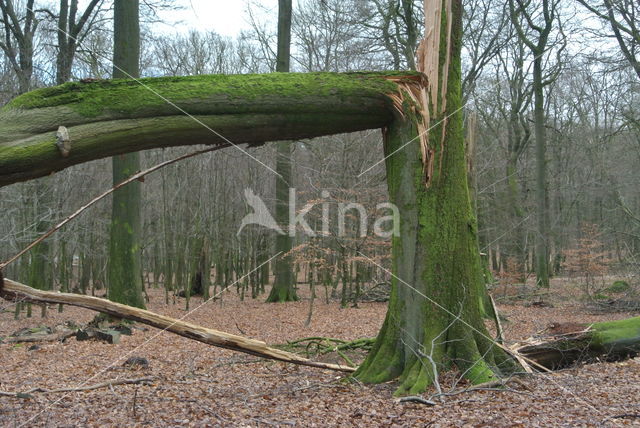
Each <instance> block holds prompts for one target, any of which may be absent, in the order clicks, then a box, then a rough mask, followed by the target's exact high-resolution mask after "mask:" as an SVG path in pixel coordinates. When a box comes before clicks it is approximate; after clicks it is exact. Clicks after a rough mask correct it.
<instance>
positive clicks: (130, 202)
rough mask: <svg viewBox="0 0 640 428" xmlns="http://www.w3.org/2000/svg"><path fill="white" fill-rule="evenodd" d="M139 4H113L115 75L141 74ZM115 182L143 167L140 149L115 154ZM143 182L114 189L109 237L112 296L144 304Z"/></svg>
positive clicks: (127, 0) (126, 0)
mask: <svg viewBox="0 0 640 428" xmlns="http://www.w3.org/2000/svg"><path fill="white" fill-rule="evenodd" d="M139 14H140V6H139V1H138V0H115V2H114V4H113V77H114V78H116V79H117V78H121V79H122V78H138V77H140V17H139ZM111 164H112V168H113V185H114V186H115V185H117V184H118V183H120V182H121V181H124V180H126V179H127V178H129V177H130V176H132V175H133V174H135V173H136V172H138V171H139V170H140V153H139V152H132V153H127V154H123V155H119V156H114V157H113V158H112V162H111ZM141 201H142V190H141V183H140V182H139V181H134V182H132V183H129V184H127V185H126V186H124V187H122V188H120V189H118V190H116V191H115V192H114V193H113V202H112V204H111V228H110V231H109V232H110V235H109V237H110V241H109V262H108V265H107V266H108V279H109V289H108V296H109V300H111V301H114V302H120V303H125V304H127V305H131V306H136V307H138V308H144V299H143V297H142V286H143V285H142V254H141V253H142V251H141V241H142V214H141V207H140V203H141Z"/></svg>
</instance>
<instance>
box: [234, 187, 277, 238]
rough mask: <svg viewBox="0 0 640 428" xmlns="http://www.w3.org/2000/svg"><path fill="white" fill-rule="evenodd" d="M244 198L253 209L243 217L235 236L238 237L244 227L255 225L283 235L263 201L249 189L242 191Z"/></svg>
mask: <svg viewBox="0 0 640 428" xmlns="http://www.w3.org/2000/svg"><path fill="white" fill-rule="evenodd" d="M244 198H245V200H246V202H247V205H249V206H250V207H251V208H253V212H252V213H249V214H247V215H245V216H244V218H243V219H242V222H241V224H240V229H238V233H237V234H236V236H239V235H240V232H242V229H244V227H245V226H248V225H250V224H257V225H258V226H263V227H266V228H267V229H271V230H275V231H276V232H277V233H279V234H281V235H284V234H285V233H284V231H283V230H282V228H281V227H280V226H278V223H277V222H276V220H275V219H274V218H273V216H272V215H271V213H270V212H269V209H268V208H267V206H266V205H265V203H264V201H263V200H262V199H261V198H260V196H258V195H256V194H255V193H253V190H251V189H244Z"/></svg>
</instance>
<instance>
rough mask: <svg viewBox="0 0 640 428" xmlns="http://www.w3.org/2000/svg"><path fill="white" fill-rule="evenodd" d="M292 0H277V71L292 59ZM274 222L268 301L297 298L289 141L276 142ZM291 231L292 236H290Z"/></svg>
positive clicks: (287, 65)
mask: <svg viewBox="0 0 640 428" xmlns="http://www.w3.org/2000/svg"><path fill="white" fill-rule="evenodd" d="M291 2H292V0H278V55H277V58H276V71H277V72H283V73H286V72H289V62H290V59H291V9H292V5H291ZM276 146H277V149H276V157H277V158H276V172H277V173H278V174H280V176H279V177H278V176H277V177H276V218H275V220H276V222H277V223H278V224H279V225H280V227H281V229H282V230H283V231H284V232H285V233H284V234H279V235H277V236H276V253H279V254H280V255H279V256H278V257H277V258H276V259H275V268H274V273H275V279H274V282H273V287H272V288H271V293H269V297H268V298H267V302H291V301H294V300H298V296H296V290H295V288H294V284H295V277H294V273H293V266H292V264H291V255H290V254H288V253H289V252H290V251H291V248H292V247H293V236H295V231H290V230H289V189H290V188H293V182H292V180H293V174H291V166H292V165H291V163H292V162H291V156H292V147H293V146H292V144H290V143H285V142H280V143H276ZM292 235H293V236H292Z"/></svg>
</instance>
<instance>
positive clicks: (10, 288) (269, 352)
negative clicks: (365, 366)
mask: <svg viewBox="0 0 640 428" xmlns="http://www.w3.org/2000/svg"><path fill="white" fill-rule="evenodd" d="M0 297H3V298H5V299H7V300H11V301H16V300H24V301H28V302H35V303H62V304H65V305H71V306H78V307H81V308H85V309H91V310H93V311H98V312H102V313H104V314H107V315H111V316H114V317H117V318H123V319H129V320H132V321H138V322H141V323H143V324H147V325H150V326H152V327H156V328H159V329H161V330H167V331H170V332H171V333H174V334H177V335H179V336H183V337H186V338H188V339H192V340H197V341H198V342H202V343H206V344H207V345H212V346H217V347H220V348H225V349H230V350H232V351H238V352H244V353H245V354H250V355H255V356H258V357H262V358H268V359H272V360H278V361H283V362H286V363H293V364H299V365H303V366H309V367H316V368H321V369H328V370H336V371H341V372H347V373H351V372H353V371H355V368H352V367H347V366H343V365H340V364H329V363H321V362H316V361H311V360H308V359H306V358H303V357H300V356H298V355H296V354H292V353H290V352H286V351H282V350H280V349H275V348H271V347H269V346H267V344H266V343H264V342H262V341H259V340H253V339H248V338H246V337H242V336H236V335H233V334H229V333H225V332H222V331H218V330H214V329H210V328H206V327H202V326H199V325H196V324H191V323H188V322H185V321H181V320H178V319H175V318H170V317H167V316H164V315H159V314H156V313H154V312H151V311H147V310H145V309H138V308H134V307H131V306H127V305H123V304H120V303H115V302H111V301H109V300H105V299H100V298H98V297H92V296H85V295H83V294H72V293H58V292H51V291H43V290H36V289H35V288H31V287H29V286H27V285H24V284H20V283H18V282H15V281H12V280H10V279H6V278H4V279H2V277H1V276H0Z"/></svg>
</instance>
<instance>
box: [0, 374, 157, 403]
mask: <svg viewBox="0 0 640 428" xmlns="http://www.w3.org/2000/svg"><path fill="white" fill-rule="evenodd" d="M154 379H155V378H153V377H143V378H139V379H113V380H108V381H106V382H100V383H96V384H95V385H87V386H78V387H75V388H58V389H45V388H39V387H38V388H32V389H30V390H28V391H24V392H6V391H0V396H3V397H15V398H25V399H29V398H32V396H31V394H34V393H36V392H39V393H42V394H53V393H58V392H78V391H92V390H94V389H100V388H106V387H108V386H116V385H135V384H141V383H143V384H147V383H149V382H151V381H153V380H154Z"/></svg>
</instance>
